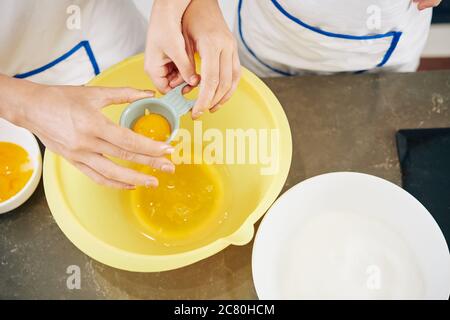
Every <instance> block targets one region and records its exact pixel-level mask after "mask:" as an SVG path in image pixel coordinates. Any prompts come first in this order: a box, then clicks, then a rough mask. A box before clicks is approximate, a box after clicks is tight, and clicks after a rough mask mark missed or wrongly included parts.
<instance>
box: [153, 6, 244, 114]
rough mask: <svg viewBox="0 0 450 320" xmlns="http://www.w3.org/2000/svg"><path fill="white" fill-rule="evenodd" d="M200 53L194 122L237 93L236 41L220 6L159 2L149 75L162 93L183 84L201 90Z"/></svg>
mask: <svg viewBox="0 0 450 320" xmlns="http://www.w3.org/2000/svg"><path fill="white" fill-rule="evenodd" d="M189 2H190V3H189ZM187 4H189V6H187ZM186 7H187V9H186ZM195 52H198V53H199V54H200V57H201V58H202V68H201V69H202V71H201V79H202V81H201V85H200V92H199V96H198V99H197V103H196V105H195V106H194V108H193V109H192V117H193V118H194V119H196V118H198V117H199V116H200V115H201V114H202V113H203V112H204V111H206V110H210V111H211V112H214V111H216V110H217V109H218V108H219V106H220V105H221V104H223V103H224V102H225V101H227V100H228V99H229V98H230V97H231V95H232V93H233V92H234V91H235V90H236V87H237V84H238V81H239V78H240V69H241V66H240V62H239V57H238V53H237V45H236V41H235V39H234V37H233V35H232V34H231V32H230V31H229V29H228V27H227V25H226V23H225V20H224V19H223V16H222V12H221V11H220V7H219V5H218V3H217V0H191V1H186V0H178V1H177V2H175V1H166V0H156V1H155V3H154V6H153V10H152V16H151V17H150V23H149V30H148V36H147V47H146V50H145V70H146V71H147V73H148V74H149V75H150V77H151V78H152V80H153V83H154V84H155V86H156V87H157V88H158V90H159V91H161V92H163V93H165V92H167V91H169V90H170V89H172V88H174V87H176V86H177V85H179V84H181V83H182V82H183V81H185V82H187V83H189V84H190V86H196V85H198V82H199V80H200V77H199V76H198V75H197V74H196V73H195V61H194V53H195Z"/></svg>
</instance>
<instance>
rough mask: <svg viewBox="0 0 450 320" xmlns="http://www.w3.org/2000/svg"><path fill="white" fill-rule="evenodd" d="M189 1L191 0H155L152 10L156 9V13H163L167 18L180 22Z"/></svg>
mask: <svg viewBox="0 0 450 320" xmlns="http://www.w3.org/2000/svg"><path fill="white" fill-rule="evenodd" d="M190 2H191V0H155V1H154V4H153V10H157V11H158V14H164V15H165V16H166V17H167V18H171V19H173V20H175V21H177V22H180V21H181V19H182V17H183V14H184V12H185V11H186V9H187V7H188V6H189V3H190Z"/></svg>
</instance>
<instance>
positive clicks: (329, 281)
mask: <svg viewBox="0 0 450 320" xmlns="http://www.w3.org/2000/svg"><path fill="white" fill-rule="evenodd" d="M252 271H253V280H254V283H255V287H256V292H257V294H258V297H259V298H260V299H445V300H446V299H448V296H449V293H450V255H449V250H448V247H447V244H446V242H445V238H444V236H443V234H442V232H441V230H440V228H439V226H438V225H437V223H436V222H435V220H434V219H433V217H432V216H431V214H430V213H429V212H428V211H427V210H426V209H425V207H423V206H422V205H421V204H420V203H419V201H417V200H416V199H415V198H414V197H412V196H411V195H410V194H409V193H407V192H406V191H405V190H403V189H401V188H400V187H398V186H396V185H394V184H392V183H390V182H388V181H386V180H383V179H381V178H377V177H374V176H370V175H367V174H361V173H349V172H339V173H329V174H324V175H320V176H317V177H314V178H311V179H308V180H305V181H303V182H301V183H299V184H297V185H296V186H294V187H292V188H291V189H290V190H288V191H287V192H286V193H284V194H283V195H282V196H281V197H280V198H279V199H278V200H277V201H276V202H275V204H274V205H273V206H272V207H271V209H270V210H269V212H268V213H267V214H266V216H265V217H264V219H263V221H262V222H261V225H260V227H259V229H258V232H257V235H256V237H255V244H254V247H253V257H252Z"/></svg>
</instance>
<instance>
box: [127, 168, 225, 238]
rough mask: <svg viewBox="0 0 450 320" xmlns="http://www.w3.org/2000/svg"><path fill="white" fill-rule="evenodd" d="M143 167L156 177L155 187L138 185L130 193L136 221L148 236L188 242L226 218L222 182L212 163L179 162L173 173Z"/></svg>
mask: <svg viewBox="0 0 450 320" xmlns="http://www.w3.org/2000/svg"><path fill="white" fill-rule="evenodd" d="M142 170H143V172H145V173H147V174H150V175H153V176H155V177H157V178H158V180H159V186H158V187H157V188H145V187H138V188H137V189H136V190H134V191H132V194H131V201H132V207H133V208H134V214H135V216H136V218H137V221H138V222H139V225H140V226H142V227H143V228H141V230H142V231H143V232H144V233H145V234H146V235H147V236H148V237H150V238H151V239H153V240H156V241H159V242H161V243H163V244H165V245H166V246H167V245H188V244H190V243H192V242H194V241H196V240H198V239H200V238H202V237H204V236H205V235H206V234H207V233H208V232H210V231H212V230H214V227H216V226H217V225H218V224H220V223H221V221H222V220H223V219H225V216H223V215H224V212H225V211H224V208H223V207H224V186H223V184H222V183H223V181H222V179H221V178H220V174H219V171H218V170H217V169H216V168H215V167H214V166H212V165H206V164H195V165H194V164H180V165H177V168H176V173H175V174H170V173H164V172H161V171H157V170H154V169H151V168H148V167H147V169H142ZM142 170H141V171H142Z"/></svg>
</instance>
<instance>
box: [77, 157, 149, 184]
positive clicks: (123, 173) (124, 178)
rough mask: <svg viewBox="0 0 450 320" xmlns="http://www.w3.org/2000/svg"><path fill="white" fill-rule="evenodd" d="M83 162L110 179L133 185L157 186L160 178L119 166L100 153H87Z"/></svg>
mask: <svg viewBox="0 0 450 320" xmlns="http://www.w3.org/2000/svg"><path fill="white" fill-rule="evenodd" d="M83 163H84V164H85V165H87V166H89V167H90V168H92V169H93V170H95V171H97V172H98V173H100V174H101V175H102V176H104V177H106V178H108V179H109V180H114V181H118V182H121V183H125V184H127V185H132V186H145V187H157V186H158V179H156V178H155V177H153V176H150V175H146V174H144V173H141V172H137V171H135V170H132V169H129V168H125V167H122V166H119V165H118V164H116V163H114V162H113V161H111V160H109V159H107V158H105V157H104V156H102V155H99V154H93V153H86V154H84V155H83Z"/></svg>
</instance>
